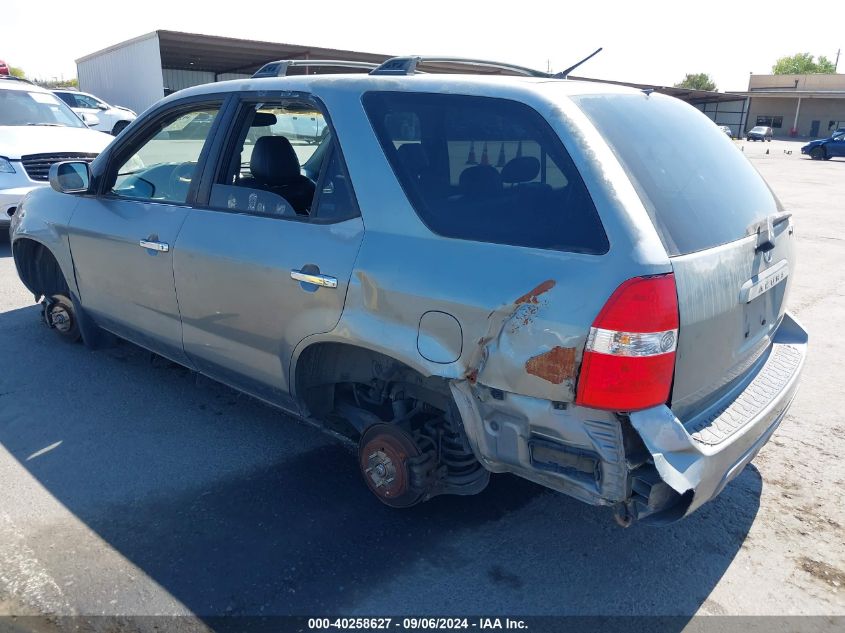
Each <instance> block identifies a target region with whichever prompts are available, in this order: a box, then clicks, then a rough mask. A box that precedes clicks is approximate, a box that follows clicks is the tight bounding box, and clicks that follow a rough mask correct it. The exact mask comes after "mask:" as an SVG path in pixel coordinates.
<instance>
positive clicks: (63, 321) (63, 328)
mask: <svg viewBox="0 0 845 633" xmlns="http://www.w3.org/2000/svg"><path fill="white" fill-rule="evenodd" d="M48 318H49V319H50V323H52V324H53V327H54V328H56V331H57V332H59V334H67V333H68V332H70V330H71V329H72V328H73V315H72V314H71V313H70V311H69V310H68V309H67V306H64V305H62V304H61V303H54V304H53V305H51V306H50V309H49V316H48Z"/></svg>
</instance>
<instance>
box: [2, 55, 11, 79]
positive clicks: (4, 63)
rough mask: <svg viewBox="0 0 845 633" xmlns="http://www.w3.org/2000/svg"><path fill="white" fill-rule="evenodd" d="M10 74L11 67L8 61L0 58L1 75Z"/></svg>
mask: <svg viewBox="0 0 845 633" xmlns="http://www.w3.org/2000/svg"><path fill="white" fill-rule="evenodd" d="M8 74H10V73H9V67H8V66H7V65H6V62H4V61H3V60H2V59H0V75H8Z"/></svg>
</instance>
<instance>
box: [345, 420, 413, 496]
mask: <svg viewBox="0 0 845 633" xmlns="http://www.w3.org/2000/svg"><path fill="white" fill-rule="evenodd" d="M420 454H421V453H420V449H419V447H418V446H417V445H416V443H415V442H414V439H413V438H412V437H411V436H410V435H408V433H406V432H405V431H403V430H402V429H401V428H399V427H397V426H395V425H393V424H374V425H372V426H371V427H369V428H368V429H367V430H366V432H365V433H364V435H363V436H362V437H361V441H360V442H359V443H358V466H359V468H360V469H361V475H362V476H363V477H364V481H365V482H366V483H367V487H368V488H369V489H370V490H371V491H372V493H373V494H374V495H375V496H376V497H378V498H379V501H381V502H382V503H385V504H387V505H389V506H391V507H393V508H407V507H409V506H412V505H414V504H416V503H419V502H420V501H421V500H422V497H423V493H424V491H422V490H416V489H413V488H412V487H411V473H410V463H409V462H410V460H411V459H413V458H414V457H419V456H420Z"/></svg>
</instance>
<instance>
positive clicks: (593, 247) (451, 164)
mask: <svg viewBox="0 0 845 633" xmlns="http://www.w3.org/2000/svg"><path fill="white" fill-rule="evenodd" d="M364 107H365V109H366V111H367V115H368V116H369V118H370V122H371V123H372V125H373V128H374V129H375V131H376V134H377V136H378V139H379V141H380V143H381V145H382V147H383V149H384V152H385V155H386V156H387V159H388V161H389V162H390V165H391V167H392V168H393V171H394V172H395V174H396V177H397V178H398V180H399V182H400V184H401V185H402V188H403V189H404V190H405V193H406V194H407V195H408V198H409V200H410V201H411V203H412V204H413V206H414V208H415V209H416V211H417V213H418V214H419V216H420V218H421V219H422V220H423V222H425V224H426V225H427V226H428V227H429V228H430V229H431V230H432V231H434V232H435V233H438V234H440V235H443V236H446V237H453V238H458V239H465V240H473V241H479V242H494V243H498V244H509V245H513V246H527V247H532V248H542V249H551V250H561V251H574V252H580V253H590V254H602V253H606V252H607V250H608V241H607V235H606V234H605V231H604V228H603V227H602V224H601V220H600V219H599V216H598V213H597V212H596V208H595V205H594V204H593V201H592V199H591V198H590V195H589V193H588V192H587V188H586V187H585V186H584V182H583V180H582V179H581V175H580V174H579V173H578V170H577V169H576V167H575V165H574V163H573V162H572V160H571V159H570V157H569V154H567V152H566V150H565V149H564V147H563V144H562V143H561V142H560V139H559V138H558V137H557V135H556V134H555V133H554V131H553V130H552V129H551V128H550V127H549V125H548V123H546V121H545V120H544V119H543V118H542V117H541V116H540V115H539V114H538V113H537V112H536V111H535V110H533V109H531V108H530V107H528V106H526V105H524V104H522V103H518V102H516V101H510V100H506V99H494V98H489V97H472V96H464V95H448V94H425V93H402V92H372V93H368V94H366V95H365V96H364Z"/></svg>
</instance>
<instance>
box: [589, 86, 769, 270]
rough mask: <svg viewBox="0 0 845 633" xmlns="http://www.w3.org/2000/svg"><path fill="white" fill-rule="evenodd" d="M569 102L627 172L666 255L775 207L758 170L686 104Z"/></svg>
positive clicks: (745, 225)
mask: <svg viewBox="0 0 845 633" xmlns="http://www.w3.org/2000/svg"><path fill="white" fill-rule="evenodd" d="M575 101H576V103H578V105H579V106H580V107H581V109H582V110H583V111H584V112H585V113H586V115H587V116H588V117H589V118H590V120H591V121H592V122H593V124H594V125H595V126H596V128H598V130H599V132H601V134H602V136H604V138H605V140H606V141H607V142H608V143H609V144H610V146H611V148H612V149H613V151H614V152H615V153H616V156H617V157H618V158H619V160H620V162H621V163H622V165H623V167H624V168H625V169H626V171H627V172H628V174H629V175H630V176H631V181H632V182H633V184H634V186H635V187H636V188H637V191H638V193H639V195H640V198H641V199H642V201H643V204H644V205H645V207H646V210H647V211H648V213H649V215H650V216H651V219H652V222H653V223H654V226H655V228H656V229H657V232H658V233H659V234H660V238H661V240H662V241H663V245H664V247H665V248H666V251H667V252H668V253H669V255H670V256H671V255H683V254H686V253H693V252H695V251H700V250H704V249H707V248H712V247H714V246H719V245H720V244H726V243H728V242H732V241H734V240H737V239H739V238H742V237H744V236H745V235H747V234H748V230H749V228H750V226H751V225H752V224H754V223H756V222H758V221H760V220H762V219H764V218H766V217H767V216H769V215H772V214H774V213H777V211H778V203H777V201H776V199H775V197H774V196H773V195H772V193H771V191H770V190H769V188H768V185H766V183H765V181H764V180H763V179H762V178H761V177H760V175H759V174H758V173H757V170H755V169H754V167H752V166H751V163H749V162H748V160H747V159H746V158H745V156H743V155H742V153H741V152H740V151H739V150H738V149H736V148H735V147H734V146H733V144H732V143H731V141H730V139H728V138H727V137H726V136H725V135H724V134H723V133H722V132H720V131H719V130H718V128H716V127H715V126H714V125H713V122H712V121H711V120H710V119H708V118H707V117H706V116H704V114H702V113H701V112H699V111H698V110H696V109H695V108H693V107H692V106H689V105H687V104H685V103H683V102H681V101H679V100H677V99H675V98H673V97H667V96H665V95H660V94H651V95H650V96H647V95H645V94H633V95H585V96H582V97H576V98H575Z"/></svg>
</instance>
